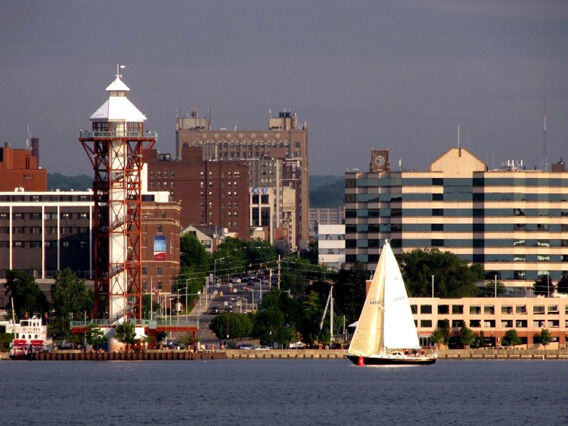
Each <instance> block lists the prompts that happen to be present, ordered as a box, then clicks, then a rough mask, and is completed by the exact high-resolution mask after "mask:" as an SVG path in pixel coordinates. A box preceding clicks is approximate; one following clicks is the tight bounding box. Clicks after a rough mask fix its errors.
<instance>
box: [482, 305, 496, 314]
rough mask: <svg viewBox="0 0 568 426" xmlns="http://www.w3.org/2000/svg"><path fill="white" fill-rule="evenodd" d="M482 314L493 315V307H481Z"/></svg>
mask: <svg viewBox="0 0 568 426" xmlns="http://www.w3.org/2000/svg"><path fill="white" fill-rule="evenodd" d="M483 313H484V314H485V315H495V306H493V305H491V306H484V307H483Z"/></svg>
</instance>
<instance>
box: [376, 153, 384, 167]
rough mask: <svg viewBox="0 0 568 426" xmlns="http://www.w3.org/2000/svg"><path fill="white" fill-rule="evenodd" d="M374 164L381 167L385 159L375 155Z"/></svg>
mask: <svg viewBox="0 0 568 426" xmlns="http://www.w3.org/2000/svg"><path fill="white" fill-rule="evenodd" d="M375 164H376V165H377V166H382V165H383V164H385V157H383V156H382V155H377V156H376V157H375Z"/></svg>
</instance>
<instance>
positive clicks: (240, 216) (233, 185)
mask: <svg viewBox="0 0 568 426" xmlns="http://www.w3.org/2000/svg"><path fill="white" fill-rule="evenodd" d="M182 150H183V156H182V159H181V160H173V159H172V158H171V155H169V154H159V153H158V152H157V151H156V150H152V152H151V153H150V155H149V157H148V159H147V162H148V188H149V190H150V191H169V193H170V196H171V197H173V199H174V200H179V201H180V202H181V208H182V210H181V219H180V221H181V225H182V227H184V228H185V227H186V226H188V225H190V224H192V225H214V226H218V227H220V228H227V230H228V231H229V232H233V233H237V234H238V236H239V238H241V239H243V240H248V239H249V214H248V212H249V186H248V185H249V169H248V167H247V166H246V164H243V163H242V162H240V161H205V160H203V159H202V149H201V147H193V148H182Z"/></svg>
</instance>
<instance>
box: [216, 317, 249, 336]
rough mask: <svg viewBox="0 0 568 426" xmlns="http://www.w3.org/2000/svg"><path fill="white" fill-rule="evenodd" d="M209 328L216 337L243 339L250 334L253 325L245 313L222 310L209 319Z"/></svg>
mask: <svg viewBox="0 0 568 426" xmlns="http://www.w3.org/2000/svg"><path fill="white" fill-rule="evenodd" d="M209 329H210V330H211V331H212V332H213V333H215V336H217V338H218V339H243V338H245V337H249V336H250V335H251V333H252V329H253V325H252V320H251V318H250V317H249V316H248V315H246V314H237V313H233V312H222V313H220V314H219V315H217V316H216V317H215V318H213V320H211V322H210V323H209Z"/></svg>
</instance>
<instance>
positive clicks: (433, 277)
mask: <svg viewBox="0 0 568 426" xmlns="http://www.w3.org/2000/svg"><path fill="white" fill-rule="evenodd" d="M433 298H434V274H432V299H433Z"/></svg>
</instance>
